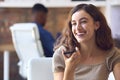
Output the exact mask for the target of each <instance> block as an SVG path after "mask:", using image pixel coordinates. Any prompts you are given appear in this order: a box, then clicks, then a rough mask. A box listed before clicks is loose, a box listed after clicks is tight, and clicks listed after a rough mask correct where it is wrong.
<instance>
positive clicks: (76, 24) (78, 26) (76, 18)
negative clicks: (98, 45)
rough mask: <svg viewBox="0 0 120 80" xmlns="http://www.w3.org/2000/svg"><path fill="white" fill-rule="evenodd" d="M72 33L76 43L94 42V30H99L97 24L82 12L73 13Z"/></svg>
mask: <svg viewBox="0 0 120 80" xmlns="http://www.w3.org/2000/svg"><path fill="white" fill-rule="evenodd" d="M71 24H72V33H73V35H74V37H75V38H76V39H77V41H78V42H79V43H80V42H86V41H90V40H95V30H97V29H98V28H99V23H98V22H95V21H94V20H93V18H92V17H91V16H90V15H89V14H88V13H87V12H85V11H84V10H80V11H77V12H75V13H74V14H73V15H72V19H71Z"/></svg>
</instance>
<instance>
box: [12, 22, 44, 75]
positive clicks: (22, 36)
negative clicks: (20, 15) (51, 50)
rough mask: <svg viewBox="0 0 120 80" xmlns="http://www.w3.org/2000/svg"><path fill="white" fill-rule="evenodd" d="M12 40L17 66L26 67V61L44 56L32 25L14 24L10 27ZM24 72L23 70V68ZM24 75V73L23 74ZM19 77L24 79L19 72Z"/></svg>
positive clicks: (37, 34)
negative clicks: (18, 62) (16, 56)
mask: <svg viewBox="0 0 120 80" xmlns="http://www.w3.org/2000/svg"><path fill="white" fill-rule="evenodd" d="M10 30H11V33H12V40H13V44H14V47H15V50H16V53H17V55H18V58H19V60H20V64H19V66H23V67H27V63H28V60H29V59H31V58H34V57H42V56H44V52H43V48H42V44H41V41H40V36H39V32H38V28H37V25H36V24H34V23H16V24H14V25H13V26H11V27H10ZM23 71H24V72H25V71H26V70H25V68H23ZM25 73H26V72H25ZM21 75H23V77H26V74H24V73H23V72H22V71H21Z"/></svg>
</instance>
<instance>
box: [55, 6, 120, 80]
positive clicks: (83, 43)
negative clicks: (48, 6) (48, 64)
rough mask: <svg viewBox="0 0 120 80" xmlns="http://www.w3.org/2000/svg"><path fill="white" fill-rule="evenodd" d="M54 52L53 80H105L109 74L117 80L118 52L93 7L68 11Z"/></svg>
mask: <svg viewBox="0 0 120 80" xmlns="http://www.w3.org/2000/svg"><path fill="white" fill-rule="evenodd" d="M54 50H55V52H54V55H53V73H54V80H108V76H109V74H110V72H112V71H113V73H114V76H115V79H116V80H120V76H119V74H120V52H119V51H118V49H117V48H116V47H115V46H114V44H113V39H112V36H111V30H110V28H109V26H108V24H107V21H106V19H105V17H104V15H103V14H102V13H101V12H100V11H99V10H98V8H97V7H96V6H94V5H92V4H79V5H77V6H75V7H74V8H73V9H72V10H71V12H70V15H69V18H68V23H67V26H66V27H65V29H64V31H63V33H62V35H61V36H60V37H59V38H58V40H57V41H56V44H55V47H54ZM69 51H72V52H69ZM66 52H69V56H68V54H65V53H66ZM93 74H94V75H93Z"/></svg>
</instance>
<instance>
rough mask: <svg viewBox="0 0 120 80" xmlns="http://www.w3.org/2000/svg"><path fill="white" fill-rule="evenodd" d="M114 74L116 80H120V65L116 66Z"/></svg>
mask: <svg viewBox="0 0 120 80" xmlns="http://www.w3.org/2000/svg"><path fill="white" fill-rule="evenodd" d="M113 73H114V76H115V80H120V63H118V64H116V65H115V67H114V69H113Z"/></svg>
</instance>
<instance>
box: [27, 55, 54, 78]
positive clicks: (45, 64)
mask: <svg viewBox="0 0 120 80" xmlns="http://www.w3.org/2000/svg"><path fill="white" fill-rule="evenodd" d="M28 80H53V73H52V58H51V57H49V58H34V59H31V60H30V62H29V65H28Z"/></svg>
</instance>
